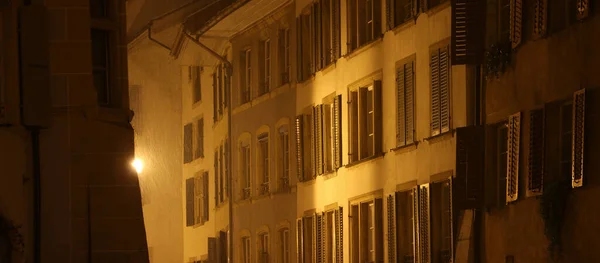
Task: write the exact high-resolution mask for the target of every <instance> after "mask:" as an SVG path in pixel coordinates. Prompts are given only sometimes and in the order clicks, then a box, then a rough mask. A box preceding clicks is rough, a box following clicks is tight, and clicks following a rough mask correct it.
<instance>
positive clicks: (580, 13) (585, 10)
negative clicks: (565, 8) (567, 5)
mask: <svg viewBox="0 0 600 263" xmlns="http://www.w3.org/2000/svg"><path fill="white" fill-rule="evenodd" d="M576 2H577V19H579V20H583V19H585V18H587V17H588V16H589V14H590V0H576Z"/></svg>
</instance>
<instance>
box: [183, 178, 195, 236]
mask: <svg viewBox="0 0 600 263" xmlns="http://www.w3.org/2000/svg"><path fill="white" fill-rule="evenodd" d="M185 225H186V226H193V225H194V178H188V179H186V180H185Z"/></svg>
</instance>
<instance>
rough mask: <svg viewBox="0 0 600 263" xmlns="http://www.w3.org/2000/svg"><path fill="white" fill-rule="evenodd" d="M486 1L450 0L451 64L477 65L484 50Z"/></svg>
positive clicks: (481, 58) (481, 59)
mask: <svg viewBox="0 0 600 263" xmlns="http://www.w3.org/2000/svg"><path fill="white" fill-rule="evenodd" d="M485 4H486V1H481V0H453V1H452V44H451V45H452V65H464V64H470V65H478V64H480V63H481V62H482V61H483V52H484V50H485V23H486V6H485Z"/></svg>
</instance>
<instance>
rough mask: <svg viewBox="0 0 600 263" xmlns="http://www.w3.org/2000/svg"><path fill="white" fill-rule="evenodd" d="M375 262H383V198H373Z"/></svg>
mask: <svg viewBox="0 0 600 263" xmlns="http://www.w3.org/2000/svg"><path fill="white" fill-rule="evenodd" d="M374 223H375V238H376V239H375V262H377V263H383V199H382V198H376V199H375V222H374Z"/></svg>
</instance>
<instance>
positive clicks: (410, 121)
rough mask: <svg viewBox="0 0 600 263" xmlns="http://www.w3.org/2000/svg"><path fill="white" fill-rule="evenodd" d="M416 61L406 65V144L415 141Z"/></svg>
mask: <svg viewBox="0 0 600 263" xmlns="http://www.w3.org/2000/svg"><path fill="white" fill-rule="evenodd" d="M414 63H415V62H414V61H411V62H408V63H406V64H405V65H404V92H405V94H404V101H405V105H404V110H405V113H404V114H405V119H406V124H405V131H406V135H405V138H406V144H411V143H413V142H414V141H415V97H414V96H415V73H414Z"/></svg>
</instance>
